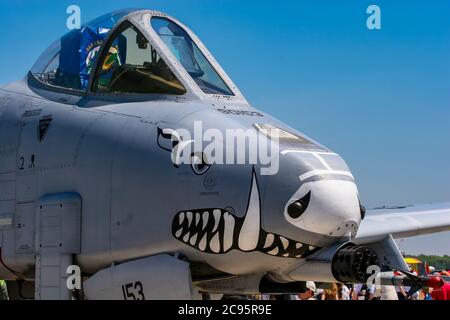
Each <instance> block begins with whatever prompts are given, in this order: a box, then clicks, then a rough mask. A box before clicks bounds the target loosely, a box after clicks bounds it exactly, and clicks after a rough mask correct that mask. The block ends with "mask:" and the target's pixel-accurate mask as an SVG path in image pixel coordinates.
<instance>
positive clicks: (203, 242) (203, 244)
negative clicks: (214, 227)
mask: <svg viewBox="0 0 450 320" xmlns="http://www.w3.org/2000/svg"><path fill="white" fill-rule="evenodd" d="M198 248H199V249H200V250H201V251H205V249H206V234H205V235H204V236H203V238H202V240H200V243H199V245H198Z"/></svg>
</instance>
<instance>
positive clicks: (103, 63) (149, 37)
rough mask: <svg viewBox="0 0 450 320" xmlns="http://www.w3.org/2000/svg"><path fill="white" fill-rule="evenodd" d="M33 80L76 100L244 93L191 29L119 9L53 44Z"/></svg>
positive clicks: (156, 15) (157, 16)
mask: <svg viewBox="0 0 450 320" xmlns="http://www.w3.org/2000/svg"><path fill="white" fill-rule="evenodd" d="M30 76H32V77H33V78H34V80H37V81H38V83H39V84H40V85H42V86H44V88H45V89H46V90H50V91H51V90H57V91H58V90H59V91H61V90H63V91H67V93H71V94H75V95H85V94H89V93H95V94H114V95H118V94H159V95H161V94H162V95H176V96H179V95H184V94H186V93H192V94H197V95H202V94H203V95H207V96H208V95H213V96H227V97H229V98H233V97H236V96H239V95H240V93H239V91H238V90H237V88H236V87H235V86H234V85H233V83H232V82H231V80H230V79H229V78H228V76H227V75H226V74H225V73H224V72H223V71H222V69H221V68H220V66H218V65H217V63H216V62H215V60H214V59H213V58H212V56H211V55H210V54H209V52H208V51H207V50H206V48H205V47H204V46H203V45H202V44H201V42H200V41H199V40H198V39H197V38H196V37H195V36H194V35H193V34H192V33H191V31H190V30H188V29H187V28H185V27H184V26H182V25H181V24H179V23H178V22H177V21H176V20H174V19H173V18H170V17H168V16H166V15H165V14H162V13H159V12H155V11H148V10H131V9H130V10H120V11H116V12H113V13H110V14H107V15H104V16H101V17H99V18H97V19H95V20H93V21H91V22H89V23H87V24H86V25H84V26H83V27H81V28H80V29H76V30H72V31H71V32H69V33H68V34H66V35H64V36H63V37H62V38H60V39H59V40H57V41H55V42H54V43H53V44H52V45H51V46H50V47H49V48H48V49H47V50H46V51H45V52H44V53H43V54H42V55H41V57H40V58H39V59H38V61H37V62H36V63H35V65H34V66H33V67H32V69H31V72H30Z"/></svg>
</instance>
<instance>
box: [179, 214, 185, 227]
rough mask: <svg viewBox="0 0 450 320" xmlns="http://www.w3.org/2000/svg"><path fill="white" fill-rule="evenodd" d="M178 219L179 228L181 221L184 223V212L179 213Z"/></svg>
mask: <svg viewBox="0 0 450 320" xmlns="http://www.w3.org/2000/svg"><path fill="white" fill-rule="evenodd" d="M178 219H179V220H178V223H179V225H180V226H181V224H182V223H183V221H184V212H182V213H180V215H179V217H178Z"/></svg>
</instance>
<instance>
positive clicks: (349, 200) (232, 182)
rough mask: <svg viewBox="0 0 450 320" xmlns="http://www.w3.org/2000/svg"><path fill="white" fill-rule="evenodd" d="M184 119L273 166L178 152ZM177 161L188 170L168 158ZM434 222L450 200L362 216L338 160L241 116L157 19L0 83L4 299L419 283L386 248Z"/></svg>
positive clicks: (133, 21) (203, 57)
mask: <svg viewBox="0 0 450 320" xmlns="http://www.w3.org/2000/svg"><path fill="white" fill-rule="evenodd" d="M196 122H201V125H202V128H203V130H207V129H215V130H216V131H215V132H216V133H217V132H219V133H224V135H225V131H226V130H241V131H240V132H241V133H242V132H249V131H251V132H254V133H255V134H256V135H257V136H259V137H264V138H265V139H266V140H267V141H269V140H272V138H273V141H276V146H277V148H278V149H277V154H276V155H277V156H278V161H279V163H278V166H277V170H276V171H274V172H271V173H267V172H266V174H263V172H264V171H263V170H262V169H264V168H262V167H263V164H261V163H250V162H248V163H247V161H244V162H243V163H235V164H234V165H230V164H226V163H224V164H220V163H219V162H217V163H215V162H213V161H211V159H210V160H209V161H208V157H207V155H204V154H203V153H202V152H200V153H198V152H193V153H190V151H189V150H190V149H187V148H188V147H190V146H191V145H192V144H195V143H196V142H197V141H196V139H198V138H195V139H191V140H188V141H186V140H183V139H182V137H181V135H178V134H177V132H178V131H177V129H178V128H184V129H186V130H187V131H188V132H191V133H193V131H194V129H195V128H194V127H195V123H196ZM238 132H239V131H238ZM238 136H239V135H238ZM221 143H222V147H223V149H224V152H225V153H226V154H227V155H228V154H230V153H233V152H234V151H236V152H237V151H239V150H238V149H237V147H236V148H235V146H232V144H231V143H230V142H229V141H228V140H227V141H222V142H221ZM249 148H250V144H244V150H248V149H249ZM186 150H188V151H186ZM186 154H187V158H191V160H192V161H191V163H190V164H189V162H186V163H184V162H183V163H180V162H179V161H177V157H180V156H181V155H183V156H184V155H186ZM250 154H251V152H250ZM449 229H450V204H441V205H427V206H411V207H405V208H390V209H384V210H367V212H366V210H365V209H364V207H363V206H362V204H361V203H360V199H359V195H358V191H357V187H356V184H355V179H354V177H353V176H352V174H351V172H350V170H349V169H348V167H347V165H346V164H345V162H344V160H343V159H342V158H341V157H340V156H339V155H338V154H336V153H334V152H332V151H330V150H329V149H327V148H326V147H324V146H322V145H320V144H319V143H317V142H315V141H313V140H312V139H310V138H308V137H306V136H305V135H303V134H302V133H300V132H298V131H296V130H295V129H292V128H290V127H288V126H286V125H285V124H283V123H282V122H280V121H278V120H276V119H274V118H273V117H271V116H270V115H268V114H266V113H264V112H262V111H259V110H257V109H255V108H253V107H252V106H251V105H250V104H249V103H248V102H247V101H246V99H245V98H244V97H243V95H242V94H241V92H240V91H239V90H238V88H237V87H236V86H235V85H234V84H233V82H232V81H231V80H230V78H229V77H228V76H227V75H226V74H225V72H224V71H223V70H222V68H221V67H220V66H219V65H218V63H217V62H216V61H215V59H214V58H213V57H212V55H211V54H210V52H209V51H208V50H207V49H206V48H205V46H204V45H203V44H202V42H201V41H200V40H199V39H198V38H197V37H196V36H195V34H193V32H192V31H191V30H189V29H188V28H187V27H186V26H184V25H183V24H181V23H180V22H178V21H177V20H176V19H174V18H172V17H170V16H168V15H166V14H164V13H161V12H157V11H150V10H121V11H117V12H114V13H111V14H108V15H105V16H102V17H100V18H98V19H96V20H95V21H92V22H90V23H87V24H86V25H85V26H83V27H82V28H81V29H78V30H72V31H71V32H69V33H68V34H67V35H65V36H63V37H62V38H61V39H59V40H57V41H56V42H54V43H53V44H52V45H51V46H50V47H49V48H48V49H47V50H46V51H45V52H44V53H43V54H42V56H41V57H40V58H39V59H38V61H37V62H36V63H35V65H34V66H33V67H32V69H31V70H30V72H29V73H28V75H27V76H26V78H25V79H24V80H22V81H19V82H15V83H12V84H10V85H7V86H5V87H3V88H1V89H0V247H1V253H0V257H1V259H0V279H5V280H7V284H8V289H9V294H10V297H11V298H17V299H20V298H35V299H72V298H74V297H75V298H80V299H82V298H84V299H136V300H140V299H194V298H197V297H198V292H200V291H204V292H210V293H222V294H246V293H258V292H265V293H288V292H298V291H300V290H302V288H304V283H305V281H307V280H315V281H318V282H336V281H339V282H344V283H360V282H362V281H365V280H366V279H367V278H368V276H369V275H370V274H371V273H373V272H374V270H375V269H373V270H370V267H371V266H379V267H380V270H381V271H392V270H399V271H400V272H401V271H404V277H403V280H404V282H401V283H409V285H417V286H420V285H430V282H433V281H432V280H434V281H435V282H436V279H431V278H424V277H414V276H413V275H411V274H409V273H408V272H407V271H408V267H407V265H405V263H404V261H403V259H402V256H401V254H400V252H399V250H398V248H397V246H396V244H395V242H394V239H395V238H399V237H408V236H415V235H421V234H427V233H433V232H440V231H445V230H449ZM368 267H369V268H368ZM375 271H376V270H375ZM379 274H383V272H381V273H379ZM397 278H398V277H397ZM379 279H381V280H383V279H384V278H382V277H381V276H380V277H379ZM384 280H386V279H384ZM397 280H398V279H397ZM408 281H409V282H408ZM439 281H440V279H438V282H439Z"/></svg>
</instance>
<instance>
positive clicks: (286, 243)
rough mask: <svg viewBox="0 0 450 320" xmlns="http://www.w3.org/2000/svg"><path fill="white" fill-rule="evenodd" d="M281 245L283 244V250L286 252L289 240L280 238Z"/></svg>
mask: <svg viewBox="0 0 450 320" xmlns="http://www.w3.org/2000/svg"><path fill="white" fill-rule="evenodd" d="M280 240H281V243H282V244H283V250H286V248H287V247H288V246H289V240H288V239H286V238H285V237H280Z"/></svg>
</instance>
